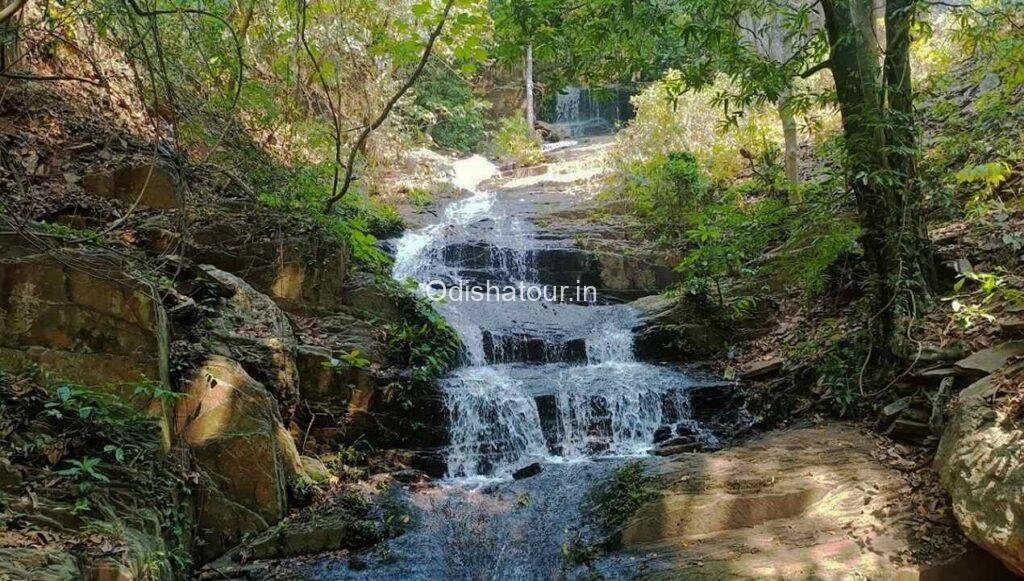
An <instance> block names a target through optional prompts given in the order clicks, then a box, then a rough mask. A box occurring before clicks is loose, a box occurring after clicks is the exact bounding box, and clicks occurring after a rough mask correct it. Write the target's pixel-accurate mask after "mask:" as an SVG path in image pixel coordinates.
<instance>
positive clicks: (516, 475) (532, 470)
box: [512, 462, 541, 480]
mask: <svg viewBox="0 0 1024 581" xmlns="http://www.w3.org/2000/svg"><path fill="white" fill-rule="evenodd" d="M540 471H541V465H540V462H534V463H532V464H528V465H526V466H523V467H522V468H520V469H519V470H516V471H515V472H513V473H512V479H513V480H522V479H524V478H530V477H531V476H536V475H538V474H540Z"/></svg>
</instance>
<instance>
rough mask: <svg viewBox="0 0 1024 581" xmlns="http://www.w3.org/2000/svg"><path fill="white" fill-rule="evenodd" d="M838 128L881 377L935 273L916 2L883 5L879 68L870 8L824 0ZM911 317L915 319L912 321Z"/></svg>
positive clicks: (864, 3) (855, 1)
mask: <svg viewBox="0 0 1024 581" xmlns="http://www.w3.org/2000/svg"><path fill="white" fill-rule="evenodd" d="M821 6H822V10H823V13H824V18H825V31H826V33H827V35H828V40H829V46H830V50H829V57H828V60H827V61H825V62H824V63H823V66H827V67H828V68H829V69H831V71H832V75H833V78H834V79H835V85H836V96H837V99H838V102H839V110H840V113H841V114H842V120H843V137H844V146H845V150H846V156H847V161H846V167H845V170H846V174H847V183H848V186H849V188H850V191H851V192H852V193H853V196H854V199H855V201H856V204H857V212H858V217H859V222H860V225H861V227H862V229H863V232H864V234H863V236H862V238H861V242H862V244H863V247H864V256H865V260H866V262H867V264H868V266H869V268H870V270H871V273H872V280H871V281H870V286H869V290H870V294H869V296H870V298H871V309H870V313H869V316H868V324H869V330H870V336H871V338H872V341H873V343H874V345H873V347H874V349H875V353H876V354H877V358H878V360H877V363H878V364H879V365H880V367H881V368H882V369H890V370H891V366H892V365H893V364H894V363H895V362H896V359H897V357H898V353H899V351H900V344H899V338H898V335H899V333H898V327H897V321H898V316H899V315H900V314H901V313H906V312H907V309H908V308H909V307H910V306H912V305H915V304H919V303H920V299H922V298H923V299H926V300H927V298H928V297H929V294H930V291H931V288H932V286H933V284H934V278H935V274H934V265H933V257H932V253H931V249H930V244H929V241H928V238H927V230H926V224H925V222H924V215H923V212H922V205H923V204H922V195H921V190H920V187H919V185H918V183H917V170H916V149H915V147H916V146H915V143H914V134H915V130H916V129H915V122H914V112H913V93H912V88H911V77H910V27H911V23H912V22H913V19H914V14H915V5H914V3H913V0H887V1H886V3H885V15H884V29H885V36H884V38H885V44H886V50H885V55H884V60H883V59H882V56H881V48H880V46H879V43H878V41H877V40H876V35H875V19H874V10H873V5H872V2H871V0H822V3H821ZM909 314H912V313H909Z"/></svg>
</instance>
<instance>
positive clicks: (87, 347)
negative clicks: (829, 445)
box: [0, 236, 167, 385]
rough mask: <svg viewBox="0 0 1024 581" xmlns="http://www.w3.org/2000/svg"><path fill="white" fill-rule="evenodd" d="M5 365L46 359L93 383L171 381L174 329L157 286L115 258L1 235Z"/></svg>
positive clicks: (0, 340) (57, 370)
mask: <svg viewBox="0 0 1024 581" xmlns="http://www.w3.org/2000/svg"><path fill="white" fill-rule="evenodd" d="M8 244H11V245H12V246H11V247H7V248H5V254H8V255H11V256H9V257H7V258H0V363H2V364H4V365H5V366H6V367H9V368H13V369H20V368H22V367H24V366H25V365H27V364H29V363H33V362H34V363H39V364H41V365H43V366H44V367H46V368H47V369H49V370H51V371H52V372H53V373H54V374H55V375H56V376H58V377H64V378H66V379H71V380H74V381H79V382H82V383H87V384H91V385H104V384H108V383H117V382H134V381H139V380H143V379H144V380H148V381H157V382H161V383H164V384H166V382H167V363H166V359H167V327H166V321H165V319H166V317H165V315H164V312H163V308H162V307H161V306H160V302H159V300H158V299H157V298H156V293H155V292H154V290H153V289H152V287H151V286H150V285H149V284H148V283H146V282H144V281H142V280H140V279H138V278H136V277H134V276H132V275H130V274H129V273H127V272H126V271H125V269H124V266H123V265H121V264H120V263H119V262H118V261H116V260H115V259H114V258H113V257H111V256H109V255H106V254H102V253H89V252H86V251H81V250H59V251H51V253H49V254H47V253H38V251H33V250H30V249H24V248H23V249H22V251H23V252H24V253H23V254H21V255H20V256H13V255H14V254H15V250H14V248H13V247H14V246H19V245H20V244H21V242H20V241H19V240H18V239H17V238H15V237H13V236H5V237H2V238H0V246H7V245H8Z"/></svg>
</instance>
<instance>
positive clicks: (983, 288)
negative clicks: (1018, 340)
mask: <svg viewBox="0 0 1024 581" xmlns="http://www.w3.org/2000/svg"><path fill="white" fill-rule="evenodd" d="M1010 279H1011V277H1010V276H1009V275H1008V274H1007V273H1006V270H1005V269H1003V268H1000V269H999V270H998V273H990V272H965V273H964V274H962V275H960V278H959V279H958V280H957V281H956V283H955V284H954V285H953V291H954V292H955V293H956V294H955V295H954V296H952V297H948V298H946V299H945V300H947V301H949V303H950V308H952V309H953V320H954V321H956V323H957V324H958V325H960V327H962V328H964V329H969V328H971V327H973V326H975V325H976V324H977V323H978V321H979V320H981V321H987V322H989V323H992V322H995V320H996V319H995V317H994V316H993V315H992V314H990V313H989V309H990V307H991V306H992V305H993V304H994V303H996V302H998V301H1002V302H1006V303H1009V304H1010V305H1012V306H1014V307H1015V308H1018V309H1024V291H1022V290H1021V289H1020V288H1014V286H1013V285H1012V284H1011V282H1010ZM969 282H971V283H974V285H973V287H974V288H971V289H969V290H968V289H967V288H966V287H967V283H969Z"/></svg>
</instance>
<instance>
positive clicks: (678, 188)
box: [623, 151, 711, 239]
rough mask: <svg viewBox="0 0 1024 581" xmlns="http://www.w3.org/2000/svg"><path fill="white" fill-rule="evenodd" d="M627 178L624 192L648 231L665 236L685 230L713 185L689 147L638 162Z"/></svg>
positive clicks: (672, 236) (674, 235) (669, 237)
mask: <svg viewBox="0 0 1024 581" xmlns="http://www.w3.org/2000/svg"><path fill="white" fill-rule="evenodd" d="M624 178H625V179H624V184H623V187H624V191H623V194H624V195H625V197H626V199H627V200H628V201H629V202H630V204H631V205H632V209H633V211H634V212H635V213H636V214H637V215H638V216H639V217H640V218H641V221H642V224H643V226H644V229H645V231H647V232H649V233H654V234H657V235H658V236H659V237H660V238H662V239H675V238H678V237H679V236H680V235H681V234H682V232H683V231H684V230H685V228H686V225H687V223H688V222H689V214H690V213H691V212H692V211H693V210H694V209H695V208H697V207H698V206H699V205H700V204H702V203H704V202H707V201H708V194H709V191H710V187H711V182H710V180H708V178H707V177H706V176H705V174H704V172H703V170H702V169H701V167H700V164H699V163H697V159H696V158H695V157H694V156H693V155H692V154H690V153H689V152H685V151H678V152H673V153H670V154H668V155H660V154H659V155H655V156H654V157H652V158H651V159H649V160H647V161H637V162H634V163H633V164H632V165H631V166H630V167H629V170H628V171H627V173H626V174H625V175H624Z"/></svg>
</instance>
